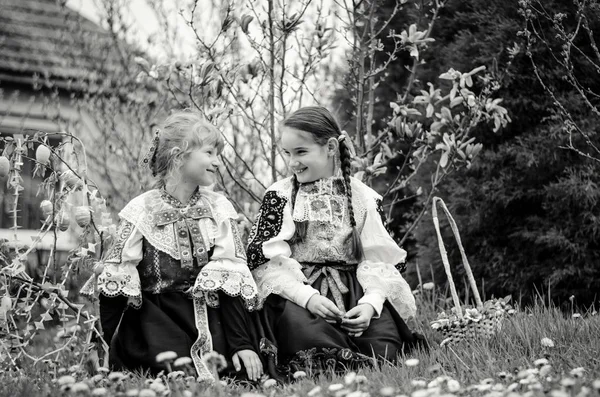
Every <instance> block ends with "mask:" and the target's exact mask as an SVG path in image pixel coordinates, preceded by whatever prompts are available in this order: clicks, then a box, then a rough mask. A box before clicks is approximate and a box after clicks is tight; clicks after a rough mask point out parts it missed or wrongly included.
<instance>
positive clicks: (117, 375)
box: [108, 371, 127, 382]
mask: <svg viewBox="0 0 600 397" xmlns="http://www.w3.org/2000/svg"><path fill="white" fill-rule="evenodd" d="M126 377H127V376H126V375H125V374H124V373H123V372H119V371H115V372H111V373H110V374H108V380H110V381H111V382H119V381H121V380H123V379H125V378H126Z"/></svg>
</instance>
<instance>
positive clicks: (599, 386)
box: [592, 379, 600, 391]
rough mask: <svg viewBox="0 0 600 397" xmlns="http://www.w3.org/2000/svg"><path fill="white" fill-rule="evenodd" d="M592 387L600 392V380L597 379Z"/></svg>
mask: <svg viewBox="0 0 600 397" xmlns="http://www.w3.org/2000/svg"><path fill="white" fill-rule="evenodd" d="M592 387H593V388H594V389H596V390H597V391H600V379H596V380H595V381H593V382H592Z"/></svg>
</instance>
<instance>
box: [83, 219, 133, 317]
mask: <svg viewBox="0 0 600 397" xmlns="http://www.w3.org/2000/svg"><path fill="white" fill-rule="evenodd" d="M141 260H142V234H141V232H140V231H139V230H138V229H137V228H136V227H135V226H134V225H133V224H132V223H131V222H129V221H127V220H125V219H122V220H121V222H120V223H119V226H118V228H117V234H116V236H115V239H114V241H113V243H112V245H111V247H110V249H109V250H108V251H107V254H106V256H105V257H104V258H103V259H102V260H100V261H99V262H98V263H96V265H95V269H94V270H95V272H97V273H98V272H99V274H98V277H97V279H96V280H95V276H93V277H92V278H90V279H89V280H88V281H87V282H86V283H85V285H84V286H83V287H82V288H81V291H80V292H81V294H83V295H93V294H94V292H95V291H97V292H98V293H99V294H102V295H104V296H107V297H111V298H112V297H117V296H123V297H126V298H127V302H128V304H129V305H131V306H133V307H135V308H139V307H140V306H141V305H142V290H141V285H140V275H139V273H138V270H137V265H138V264H139V262H140V261H141ZM94 282H96V283H97V284H96V289H94Z"/></svg>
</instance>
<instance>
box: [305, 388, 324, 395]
mask: <svg viewBox="0 0 600 397" xmlns="http://www.w3.org/2000/svg"><path fill="white" fill-rule="evenodd" d="M319 393H321V386H317V387H315V388H313V389H312V390H311V391H309V392H308V393H307V394H306V395H307V396H308V397H314V396H316V395H317V394H319Z"/></svg>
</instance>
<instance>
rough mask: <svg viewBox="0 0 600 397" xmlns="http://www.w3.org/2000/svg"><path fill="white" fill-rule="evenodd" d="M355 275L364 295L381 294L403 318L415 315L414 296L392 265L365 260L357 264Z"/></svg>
mask: <svg viewBox="0 0 600 397" xmlns="http://www.w3.org/2000/svg"><path fill="white" fill-rule="evenodd" d="M356 277H357V279H358V282H359V283H360V285H362V287H363V289H364V291H365V295H367V294H369V293H379V294H381V295H383V296H384V297H385V298H386V299H387V300H389V301H390V302H391V303H392V305H393V306H394V308H395V309H396V310H397V311H398V313H399V314H400V316H401V317H402V318H403V319H405V320H407V319H409V318H411V317H414V316H415V314H416V312H417V307H416V304H415V297H414V296H413V294H412V291H411V289H410V286H409V285H408V283H407V282H406V280H404V278H403V277H402V275H400V272H399V271H398V269H396V268H395V267H394V266H393V265H391V264H387V263H383V262H373V261H369V260H366V261H363V262H361V263H360V264H359V265H358V268H357V269H356Z"/></svg>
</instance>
